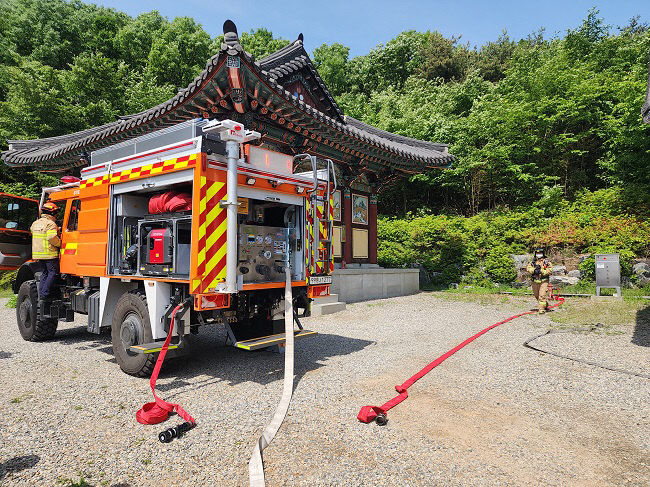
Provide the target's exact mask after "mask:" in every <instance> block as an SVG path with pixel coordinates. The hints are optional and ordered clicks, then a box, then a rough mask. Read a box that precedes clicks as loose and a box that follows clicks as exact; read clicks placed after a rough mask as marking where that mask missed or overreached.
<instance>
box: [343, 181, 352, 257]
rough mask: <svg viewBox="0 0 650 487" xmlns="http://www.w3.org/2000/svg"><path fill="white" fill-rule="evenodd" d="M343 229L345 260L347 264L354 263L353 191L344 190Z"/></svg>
mask: <svg viewBox="0 0 650 487" xmlns="http://www.w3.org/2000/svg"><path fill="white" fill-rule="evenodd" d="M343 227H344V232H345V242H343V260H344V261H345V263H346V264H349V263H350V262H352V191H350V188H345V189H343Z"/></svg>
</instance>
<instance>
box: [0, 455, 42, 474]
mask: <svg viewBox="0 0 650 487" xmlns="http://www.w3.org/2000/svg"><path fill="white" fill-rule="evenodd" d="M40 460H41V457H39V456H38V455H23V456H22V457H13V458H11V459H9V460H7V461H6V462H4V463H0V480H3V479H4V478H5V476H6V475H7V474H10V473H16V472H21V471H23V470H27V469H28V468H32V467H33V466H34V465H36V464H37V463H38V462H39V461H40Z"/></svg>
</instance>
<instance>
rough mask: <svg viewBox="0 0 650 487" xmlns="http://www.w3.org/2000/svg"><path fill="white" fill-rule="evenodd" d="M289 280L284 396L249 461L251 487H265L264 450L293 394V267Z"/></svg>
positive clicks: (277, 427)
mask: <svg viewBox="0 0 650 487" xmlns="http://www.w3.org/2000/svg"><path fill="white" fill-rule="evenodd" d="M286 275H287V282H286V286H285V291H284V302H285V308H284V336H285V349H284V385H283V388H282V397H281V398H280V402H279V404H278V407H277V408H276V410H275V414H274V415H273V419H272V420H271V422H270V423H269V424H268V425H267V426H266V429H265V430H264V432H263V433H262V436H260V437H259V439H258V440H257V443H256V444H255V448H254V449H253V454H252V455H251V458H250V460H249V461H248V479H249V482H250V486H251V487H264V486H265V483H264V461H263V460H262V451H264V449H265V448H266V447H267V446H269V444H270V443H271V442H272V441H273V438H274V437H275V435H276V433H277V432H278V430H279V429H280V426H282V422H283V421H284V418H285V416H286V415H287V411H288V410H289V403H290V402H291V396H292V395H293V342H294V340H293V296H292V292H291V269H290V268H289V266H287V267H286Z"/></svg>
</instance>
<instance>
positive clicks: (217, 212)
mask: <svg viewBox="0 0 650 487" xmlns="http://www.w3.org/2000/svg"><path fill="white" fill-rule="evenodd" d="M227 189H228V188H227V186H226V183H224V182H221V181H212V180H208V179H207V178H206V177H205V176H201V183H200V188H199V198H200V200H199V234H198V239H199V240H198V247H197V248H198V256H197V268H196V275H197V279H193V280H192V291H191V292H192V293H197V292H210V291H214V289H215V288H216V286H217V284H218V283H219V282H220V281H223V280H224V279H225V278H226V249H227V231H226V229H227V211H226V209H225V208H222V207H221V205H220V201H221V200H224V199H226V198H227V197H228V193H227Z"/></svg>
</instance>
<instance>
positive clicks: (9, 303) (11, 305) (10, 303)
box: [5, 294, 18, 308]
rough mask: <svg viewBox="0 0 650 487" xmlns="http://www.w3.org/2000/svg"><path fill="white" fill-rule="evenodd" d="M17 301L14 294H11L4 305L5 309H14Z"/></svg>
mask: <svg viewBox="0 0 650 487" xmlns="http://www.w3.org/2000/svg"><path fill="white" fill-rule="evenodd" d="M17 299H18V296H16V295H15V294H12V295H11V296H9V299H8V300H7V302H6V303H5V307H7V308H15V307H16V303H17Z"/></svg>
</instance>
